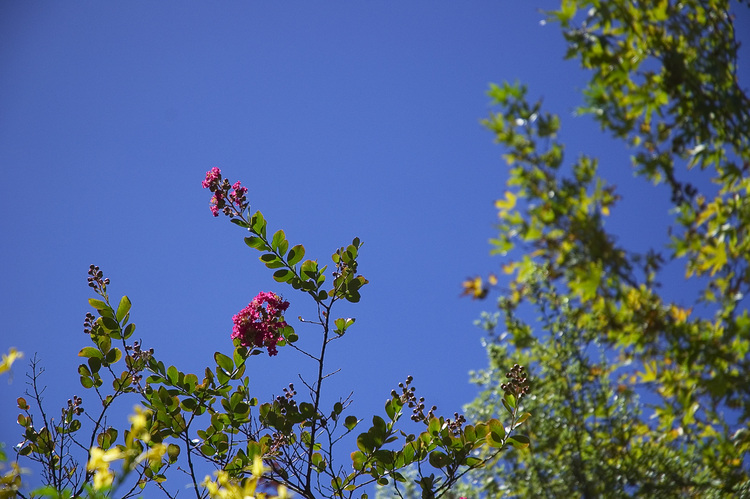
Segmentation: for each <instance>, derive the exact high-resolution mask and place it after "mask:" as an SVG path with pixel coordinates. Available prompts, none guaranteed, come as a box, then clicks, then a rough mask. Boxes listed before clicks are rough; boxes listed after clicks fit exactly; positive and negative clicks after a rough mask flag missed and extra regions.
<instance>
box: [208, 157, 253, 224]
mask: <svg viewBox="0 0 750 499" xmlns="http://www.w3.org/2000/svg"><path fill="white" fill-rule="evenodd" d="M201 185H202V186H203V188H204V189H209V190H210V191H211V192H212V193H213V194H214V195H213V197H212V198H211V213H213V214H214V216H215V217H218V216H219V213H220V212H223V213H224V214H225V215H227V216H235V215H241V214H242V212H243V211H245V209H246V208H247V206H248V205H247V187H242V185H240V182H239V181H237V182H235V183H234V184H233V185H231V186H230V184H229V180H227V179H223V180H222V178H221V170H219V169H218V168H216V167H213V168H211V169H210V170H209V171H207V172H206V178H205V180H203V182H201Z"/></svg>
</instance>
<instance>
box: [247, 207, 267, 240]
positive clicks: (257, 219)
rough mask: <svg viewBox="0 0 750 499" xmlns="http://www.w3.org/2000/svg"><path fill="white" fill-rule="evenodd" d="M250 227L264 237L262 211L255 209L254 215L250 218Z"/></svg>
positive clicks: (264, 224) (264, 220) (264, 229)
mask: <svg viewBox="0 0 750 499" xmlns="http://www.w3.org/2000/svg"><path fill="white" fill-rule="evenodd" d="M250 229H251V230H252V231H253V232H254V233H256V234H258V235H260V236H263V237H266V219H265V218H263V213H261V212H260V211H256V212H255V215H253V216H252V218H250Z"/></svg>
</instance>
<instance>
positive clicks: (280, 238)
mask: <svg viewBox="0 0 750 499" xmlns="http://www.w3.org/2000/svg"><path fill="white" fill-rule="evenodd" d="M284 241H286V236H285V235H284V231H283V230H281V229H279V230H277V231H276V233H275V234H274V235H273V239H271V248H272V249H273V250H274V251H278V250H279V246H280V245H281V243H282V242H284ZM278 252H279V253H281V254H284V253H285V252H283V251H278Z"/></svg>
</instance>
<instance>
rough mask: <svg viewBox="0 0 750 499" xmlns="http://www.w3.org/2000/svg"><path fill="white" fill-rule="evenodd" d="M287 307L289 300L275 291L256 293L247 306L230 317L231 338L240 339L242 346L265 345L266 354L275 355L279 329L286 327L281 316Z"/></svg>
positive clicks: (279, 336) (279, 334) (279, 335)
mask: <svg viewBox="0 0 750 499" xmlns="http://www.w3.org/2000/svg"><path fill="white" fill-rule="evenodd" d="M264 305H265V306H264ZM287 308H289V302H288V301H284V300H282V299H281V297H280V296H279V295H277V294H276V293H266V292H260V293H258V296H256V297H255V298H253V301H251V302H250V304H249V305H248V306H247V307H245V308H244V309H242V310H241V311H240V312H239V313H238V314H237V315H235V316H234V317H232V322H234V328H233V329H232V339H233V340H234V339H238V340H240V344H241V345H242V346H244V347H258V348H262V347H266V348H267V349H268V355H270V356H273V355H276V354H277V353H278V352H277V350H276V343H278V341H279V339H280V338H281V333H280V330H281V329H283V328H285V327H287V323H286V321H285V320H284V316H283V313H284V311H286V309H287Z"/></svg>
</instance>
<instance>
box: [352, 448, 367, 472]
mask: <svg viewBox="0 0 750 499" xmlns="http://www.w3.org/2000/svg"><path fill="white" fill-rule="evenodd" d="M366 461H367V457H365V454H364V453H363V452H361V451H354V452H352V466H353V467H354V469H355V470H360V471H361V470H362V469H364V467H365V462H366Z"/></svg>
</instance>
